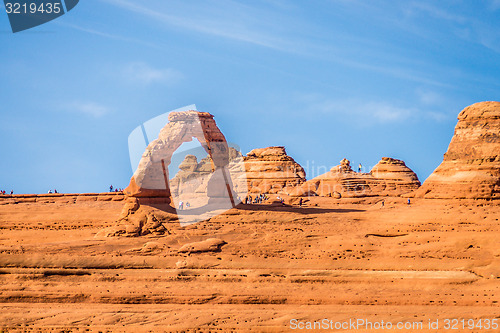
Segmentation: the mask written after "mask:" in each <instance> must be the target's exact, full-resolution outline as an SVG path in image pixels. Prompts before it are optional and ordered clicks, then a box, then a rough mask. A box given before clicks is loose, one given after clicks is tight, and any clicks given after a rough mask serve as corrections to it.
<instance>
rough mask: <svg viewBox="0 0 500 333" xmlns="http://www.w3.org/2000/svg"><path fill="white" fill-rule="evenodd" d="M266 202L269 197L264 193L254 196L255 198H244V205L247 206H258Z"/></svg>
mask: <svg viewBox="0 0 500 333" xmlns="http://www.w3.org/2000/svg"><path fill="white" fill-rule="evenodd" d="M266 200H269V196H268V195H267V194H265V193H261V194H259V195H256V196H255V198H252V196H251V195H248V196H247V197H246V198H245V204H247V205H251V204H259V203H262V202H264V201H266Z"/></svg>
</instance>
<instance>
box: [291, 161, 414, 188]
mask: <svg viewBox="0 0 500 333" xmlns="http://www.w3.org/2000/svg"><path fill="white" fill-rule="evenodd" d="M419 186H420V181H419V180H418V177H417V175H416V174H415V173H414V172H413V171H412V170H411V169H410V168H408V167H407V166H406V165H405V163H404V162H403V161H401V160H397V159H394V158H390V157H383V158H382V160H381V161H380V162H378V163H377V165H375V166H374V167H373V168H372V170H371V171H370V172H369V173H360V172H355V171H353V170H352V168H351V164H350V162H349V160H347V159H345V158H344V159H343V160H342V161H340V165H337V166H335V167H333V168H332V169H331V170H330V171H329V172H327V173H325V174H323V175H320V176H318V177H316V178H313V179H311V180H309V181H307V182H306V183H304V184H302V185H301V186H300V187H297V188H296V189H294V190H292V191H291V192H290V195H292V196H311V195H313V196H314V195H318V196H322V197H335V198H341V197H347V198H355V197H367V196H379V195H380V196H399V195H402V194H406V193H408V192H411V191H413V190H415V189H417V188H418V187H419Z"/></svg>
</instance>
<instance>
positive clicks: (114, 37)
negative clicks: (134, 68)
mask: <svg viewBox="0 0 500 333" xmlns="http://www.w3.org/2000/svg"><path fill="white" fill-rule="evenodd" d="M57 24H59V25H62V26H65V27H68V28H71V29H75V30H78V31H82V32H86V33H89V34H92V35H95V36H99V37H103V38H107V39H111V40H116V41H123V42H129V43H134V44H139V45H144V46H148V47H152V48H156V49H159V48H161V46H160V45H158V44H155V43H149V42H147V41H145V40H144V39H137V38H131V37H126V36H122V35H118V34H112V33H108V32H104V31H100V30H97V29H94V28H87V27H82V26H79V25H76V24H71V23H67V22H57Z"/></svg>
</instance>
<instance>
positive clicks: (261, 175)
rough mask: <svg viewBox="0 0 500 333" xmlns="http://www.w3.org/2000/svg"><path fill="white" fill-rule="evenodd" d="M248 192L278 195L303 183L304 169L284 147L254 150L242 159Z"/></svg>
mask: <svg viewBox="0 0 500 333" xmlns="http://www.w3.org/2000/svg"><path fill="white" fill-rule="evenodd" d="M244 163H245V169H246V178H247V184H248V192H250V193H279V192H281V191H283V190H288V189H291V188H293V187H296V186H298V185H300V184H302V183H304V182H305V177H306V173H305V171H304V169H303V168H302V167H301V166H300V164H298V163H297V162H295V160H294V159H293V158H292V157H290V156H288V155H287V154H286V151H285V147H278V146H277V147H268V148H259V149H254V150H252V151H251V152H249V153H248V154H247V155H246V156H245V157H244Z"/></svg>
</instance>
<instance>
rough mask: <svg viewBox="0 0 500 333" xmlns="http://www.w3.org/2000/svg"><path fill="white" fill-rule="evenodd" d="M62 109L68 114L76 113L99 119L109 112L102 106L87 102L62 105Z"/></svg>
mask: <svg viewBox="0 0 500 333" xmlns="http://www.w3.org/2000/svg"><path fill="white" fill-rule="evenodd" d="M63 108H64V109H66V110H68V111H70V112H78V113H81V114H85V115H87V116H91V117H95V118H100V117H102V116H104V115H106V114H108V113H109V112H110V111H111V110H110V109H109V108H108V107H106V106H104V105H102V104H98V103H95V102H88V101H87V102H85V101H75V102H72V103H68V104H66V105H64V107H63Z"/></svg>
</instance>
